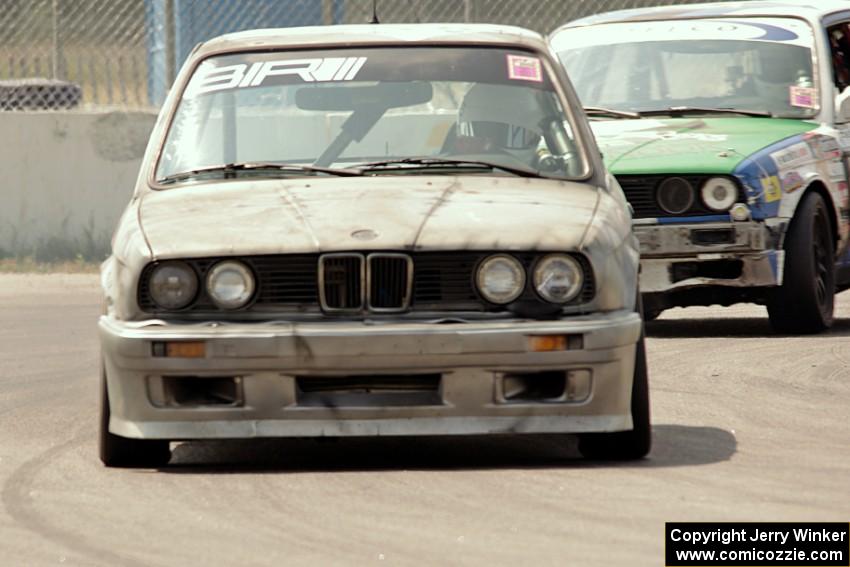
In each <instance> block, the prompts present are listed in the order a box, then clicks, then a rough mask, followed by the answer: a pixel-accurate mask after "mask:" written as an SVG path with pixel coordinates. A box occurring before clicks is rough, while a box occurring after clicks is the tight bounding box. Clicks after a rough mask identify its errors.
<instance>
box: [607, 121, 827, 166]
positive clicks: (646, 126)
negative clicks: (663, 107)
mask: <svg viewBox="0 0 850 567" xmlns="http://www.w3.org/2000/svg"><path fill="white" fill-rule="evenodd" d="M817 126H818V125H817V124H815V123H813V122H806V121H803V120H791V119H782V118H750V117H739V116H736V117H729V118H668V119H661V120H657V119H654V118H642V119H640V120H598V121H593V122H591V127H592V128H593V133H594V134H595V135H596V141H597V143H598V144H599V148H600V150H601V151H602V154H603V157H604V159H605V164H606V165H607V166H608V169H610V170H611V172H612V173H614V174H615V175H622V174H642V173H647V174H651V173H713V174H730V173H732V171H733V170H734V169H735V167H736V166H737V165H738V164H739V163H740V162H741V161H742V160H744V159H745V158H746V157H747V156H749V155H750V154H753V153H755V152H757V151H758V150H760V149H762V148H765V147H767V146H769V145H771V144H773V143H775V142H778V141H780V140H782V139H784V138H788V137H789V136H794V135H797V134H801V133H803V132H808V131H810V130H814V129H815V128H817Z"/></svg>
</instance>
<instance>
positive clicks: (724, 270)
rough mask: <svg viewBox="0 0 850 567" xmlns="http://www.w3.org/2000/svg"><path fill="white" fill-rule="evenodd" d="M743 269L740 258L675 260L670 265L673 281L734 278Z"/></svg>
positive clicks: (739, 274)
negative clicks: (698, 260) (700, 260)
mask: <svg viewBox="0 0 850 567" xmlns="http://www.w3.org/2000/svg"><path fill="white" fill-rule="evenodd" d="M743 271H744V262H742V261H741V260H709V261H704V262H676V263H675V264H673V265H672V266H670V280H671V281H672V282H673V283H676V282H680V281H683V280H688V279H691V278H709V279H718V280H736V279H738V278H740V277H741V274H742V273H743Z"/></svg>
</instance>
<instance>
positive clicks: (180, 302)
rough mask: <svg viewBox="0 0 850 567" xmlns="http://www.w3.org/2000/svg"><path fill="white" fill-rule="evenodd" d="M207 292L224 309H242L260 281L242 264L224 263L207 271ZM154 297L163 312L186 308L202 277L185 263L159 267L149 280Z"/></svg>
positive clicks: (164, 264) (171, 262)
mask: <svg viewBox="0 0 850 567" xmlns="http://www.w3.org/2000/svg"><path fill="white" fill-rule="evenodd" d="M204 283H205V286H206V292H207V295H208V296H209V298H210V299H211V300H212V302H213V303H214V304H215V305H216V306H217V307H219V308H221V309H239V308H240V307H244V306H245V305H247V304H248V302H249V301H250V300H251V298H252V297H253V295H254V289H255V288H256V280H255V279H254V274H253V273H252V272H251V270H250V269H249V268H248V267H247V266H246V265H245V264H243V263H242V262H236V261H232V260H224V261H221V262H218V263H216V264H215V265H213V267H212V268H211V269H210V271H209V272H207V277H206V279H205V282H204ZM148 287H149V288H150V294H151V298H152V299H153V300H154V301H155V302H156V304H157V305H158V306H159V307H161V308H162V309H167V310H177V309H183V308H185V307H187V306H188V305H189V304H191V303H192V302H193V301H194V300H195V298H196V297H197V295H198V287H199V282H198V275H197V274H196V273H195V271H194V270H193V269H192V268H191V267H189V265H188V264H186V263H185V262H180V261H168V262H163V263H161V264H159V265H158V266H156V267H155V268H154V269H153V271H152V272H151V274H150V278H149V280H148Z"/></svg>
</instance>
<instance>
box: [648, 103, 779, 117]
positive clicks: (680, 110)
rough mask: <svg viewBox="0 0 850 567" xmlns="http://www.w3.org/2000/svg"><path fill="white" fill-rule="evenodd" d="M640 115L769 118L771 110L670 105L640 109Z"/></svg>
mask: <svg viewBox="0 0 850 567" xmlns="http://www.w3.org/2000/svg"><path fill="white" fill-rule="evenodd" d="M638 114H640V115H641V116H676V115H680V114H743V115H744V116H762V117H765V118H770V117H772V116H773V113H772V112H766V111H763V110H746V109H743V108H710V107H702V106H670V107H668V108H656V109H652V110H641V111H639V112H638Z"/></svg>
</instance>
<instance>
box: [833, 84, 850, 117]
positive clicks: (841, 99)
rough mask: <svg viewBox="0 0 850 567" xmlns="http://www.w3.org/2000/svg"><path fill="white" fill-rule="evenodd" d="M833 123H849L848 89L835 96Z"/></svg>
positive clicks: (849, 92) (849, 100)
mask: <svg viewBox="0 0 850 567" xmlns="http://www.w3.org/2000/svg"><path fill="white" fill-rule="evenodd" d="M835 121H836V122H837V123H845V122H850V87H847V88H846V89H844V90H843V91H841V93H839V94H838V95H836V96H835Z"/></svg>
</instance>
